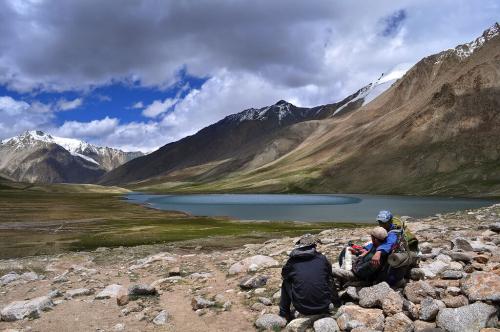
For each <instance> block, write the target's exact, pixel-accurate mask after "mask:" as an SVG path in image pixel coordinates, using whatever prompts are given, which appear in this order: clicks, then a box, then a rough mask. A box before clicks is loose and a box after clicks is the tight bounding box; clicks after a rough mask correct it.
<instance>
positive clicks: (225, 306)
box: [222, 301, 233, 311]
mask: <svg viewBox="0 0 500 332" xmlns="http://www.w3.org/2000/svg"><path fill="white" fill-rule="evenodd" d="M232 305H233V303H232V302H231V301H226V302H224V304H223V305H222V310H224V311H229V310H231V307H232Z"/></svg>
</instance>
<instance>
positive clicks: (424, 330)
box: [413, 320, 436, 332]
mask: <svg viewBox="0 0 500 332" xmlns="http://www.w3.org/2000/svg"><path fill="white" fill-rule="evenodd" d="M413 328H414V330H413V332H431V331H433V330H434V329H435V328H436V323H434V322H424V321H423V320H416V321H414V322H413Z"/></svg>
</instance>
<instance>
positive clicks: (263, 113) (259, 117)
mask: <svg viewBox="0 0 500 332" xmlns="http://www.w3.org/2000/svg"><path fill="white" fill-rule="evenodd" d="M294 109H298V108H297V107H295V106H294V105H293V104H291V103H289V102H287V101H285V100H280V101H278V102H277V103H276V104H274V105H271V106H266V107H262V108H258V109H257V108H249V109H247V110H244V111H243V112H240V113H237V114H232V115H229V116H228V117H227V118H226V119H228V120H230V121H236V122H244V121H265V120H269V119H273V118H275V119H277V120H278V122H279V123H281V122H282V121H283V120H285V119H286V118H287V117H289V116H292V115H293V113H294Z"/></svg>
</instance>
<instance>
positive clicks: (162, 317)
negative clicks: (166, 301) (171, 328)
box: [153, 310, 168, 325]
mask: <svg viewBox="0 0 500 332" xmlns="http://www.w3.org/2000/svg"><path fill="white" fill-rule="evenodd" d="M167 321H168V313H167V312H166V311H165V310H162V311H160V313H159V314H158V315H156V317H155V318H154V319H153V324H155V325H165V324H167Z"/></svg>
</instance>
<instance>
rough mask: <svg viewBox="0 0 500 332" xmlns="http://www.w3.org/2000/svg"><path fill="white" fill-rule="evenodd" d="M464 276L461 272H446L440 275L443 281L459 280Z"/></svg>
mask: <svg viewBox="0 0 500 332" xmlns="http://www.w3.org/2000/svg"><path fill="white" fill-rule="evenodd" d="M463 276H464V273H463V272H462V271H457V270H446V271H443V272H442V273H441V278H443V279H461V278H462V277H463Z"/></svg>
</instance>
